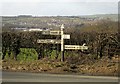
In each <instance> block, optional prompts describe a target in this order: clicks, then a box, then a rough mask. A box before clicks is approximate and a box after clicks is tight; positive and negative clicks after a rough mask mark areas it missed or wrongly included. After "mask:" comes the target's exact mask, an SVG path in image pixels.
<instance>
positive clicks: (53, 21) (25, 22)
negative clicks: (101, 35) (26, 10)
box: [2, 14, 118, 30]
mask: <svg viewBox="0 0 120 84" xmlns="http://www.w3.org/2000/svg"><path fill="white" fill-rule="evenodd" d="M104 19H105V20H106V21H110V20H111V21H113V22H114V21H118V15H117V14H99V15H85V16H43V17H42V16H41V17H37V16H36V17H35V16H31V15H19V16H12V17H10V16H4V17H2V26H3V27H2V28H6V29H7V30H8V28H43V29H44V28H53V29H56V28H60V25H61V24H65V27H66V28H81V27H84V26H85V25H96V24H97V23H98V22H101V20H104Z"/></svg>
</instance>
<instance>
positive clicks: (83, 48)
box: [65, 45, 88, 50]
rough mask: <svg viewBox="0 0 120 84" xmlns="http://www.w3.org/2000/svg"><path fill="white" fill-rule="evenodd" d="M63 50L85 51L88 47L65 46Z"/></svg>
mask: <svg viewBox="0 0 120 84" xmlns="http://www.w3.org/2000/svg"><path fill="white" fill-rule="evenodd" d="M65 49H69V50H71V49H74V50H87V49H88V46H84V45H82V46H79V45H65Z"/></svg>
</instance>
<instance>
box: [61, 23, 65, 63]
mask: <svg viewBox="0 0 120 84" xmlns="http://www.w3.org/2000/svg"><path fill="white" fill-rule="evenodd" d="M63 34H64V25H63V24H62V25H61V61H62V62H63V61H64V37H63Z"/></svg>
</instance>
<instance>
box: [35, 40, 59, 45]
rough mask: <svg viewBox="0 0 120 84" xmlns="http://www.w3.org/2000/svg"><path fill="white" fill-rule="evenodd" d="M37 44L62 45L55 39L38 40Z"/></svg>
mask: <svg viewBox="0 0 120 84" xmlns="http://www.w3.org/2000/svg"><path fill="white" fill-rule="evenodd" d="M37 43H47V44H60V43H61V40H55V39H39V40H37Z"/></svg>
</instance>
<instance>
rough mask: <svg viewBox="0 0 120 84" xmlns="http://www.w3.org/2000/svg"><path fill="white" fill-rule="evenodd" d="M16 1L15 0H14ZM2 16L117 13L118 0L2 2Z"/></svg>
mask: <svg viewBox="0 0 120 84" xmlns="http://www.w3.org/2000/svg"><path fill="white" fill-rule="evenodd" d="M16 1H17V0H16ZM1 5H2V13H1V15H2V16H7V15H10V16H14V15H33V16H57V15H59V16H61V15H62V16H74V15H93V14H115V13H118V2H94V1H93V2H85V1H83V0H82V1H81V2H79V1H78V0H74V1H73V0H70V1H69V2H68V1H59V0H57V1H55V2H49V1H48V0H46V2H44V1H43V2H42V1H41V2H37V1H36V2H31V1H30V2H24V1H22V2H15V1H14V0H13V2H8V1H6V0H5V1H4V2H2V4H1Z"/></svg>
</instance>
